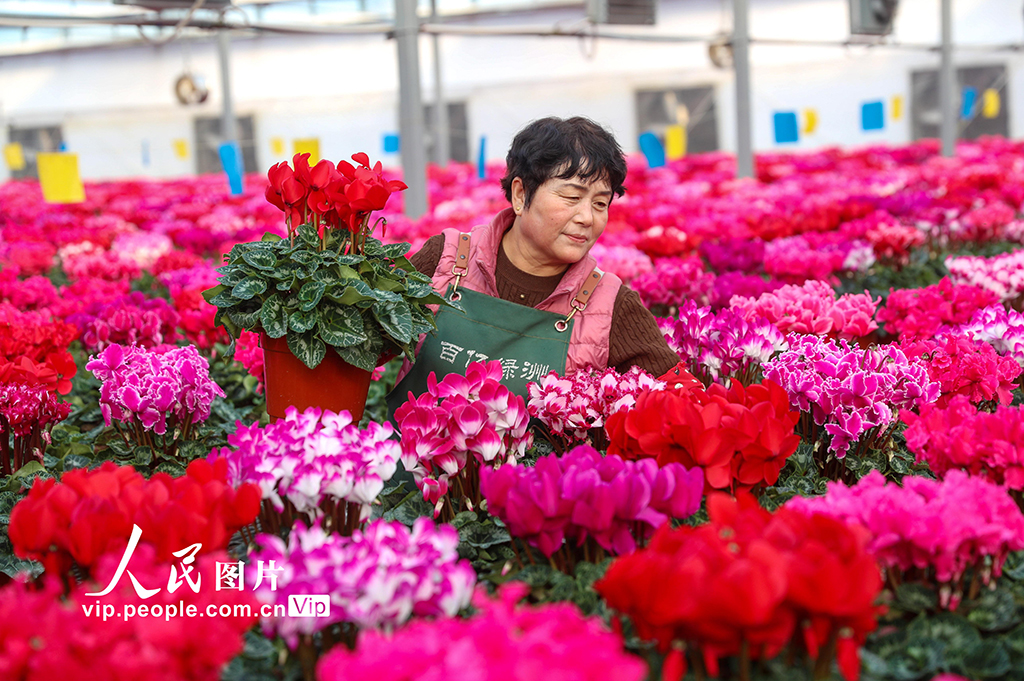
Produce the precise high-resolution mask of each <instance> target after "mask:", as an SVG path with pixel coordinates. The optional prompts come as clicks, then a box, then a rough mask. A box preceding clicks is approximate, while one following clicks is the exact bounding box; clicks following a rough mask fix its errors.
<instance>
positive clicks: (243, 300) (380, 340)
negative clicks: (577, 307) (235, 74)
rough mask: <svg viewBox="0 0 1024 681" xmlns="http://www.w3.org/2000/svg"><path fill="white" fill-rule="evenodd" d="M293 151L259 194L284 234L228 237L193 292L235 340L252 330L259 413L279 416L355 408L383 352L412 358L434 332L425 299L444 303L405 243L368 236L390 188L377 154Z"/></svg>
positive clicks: (395, 187)
mask: <svg viewBox="0 0 1024 681" xmlns="http://www.w3.org/2000/svg"><path fill="white" fill-rule="evenodd" d="M308 159H309V154H296V155H295V157H294V158H293V159H292V163H293V165H294V168H292V167H290V166H289V165H288V163H287V162H284V163H279V164H277V165H275V166H273V167H272V168H271V169H270V171H269V172H268V177H269V179H270V186H269V187H267V191H266V197H267V200H268V201H269V202H270V203H272V204H273V205H275V206H277V207H278V208H280V209H281V210H282V211H284V213H285V216H286V218H285V221H286V224H287V227H288V236H287V238H282V237H281V236H279V235H277V234H270V233H268V234H265V235H264V236H263V239H262V240H261V241H256V242H248V243H241V244H237V245H236V246H235V247H234V248H232V249H231V252H230V253H229V254H228V255H227V256H226V257H225V260H226V264H225V265H224V266H222V267H220V268H219V269H218V271H219V272H220V284H219V285H218V286H215V287H214V288H211V289H209V290H207V291H206V292H205V293H204V294H203V295H204V297H205V298H206V300H207V301H209V302H210V303H211V304H213V305H215V306H216V307H217V316H216V321H217V323H219V324H223V325H224V326H225V327H226V328H227V330H228V331H229V332H230V333H231V335H232V338H237V337H238V335H239V333H240V331H241V330H242V329H245V330H249V331H254V332H260V334H261V345H262V346H263V349H264V353H265V358H264V367H265V373H266V376H265V390H266V396H267V412H268V413H269V414H270V415H271V416H273V417H276V418H283V417H284V412H285V409H286V408H287V407H288V406H289V405H294V406H295V407H296V408H298V409H299V411H303V410H305V409H306V408H307V407H310V406H319V407H322V408H325V409H331V410H332V411H340V410H341V409H347V410H348V411H349V412H350V413H351V414H352V416H353V418H355V419H357V420H358V419H359V418H361V416H362V412H363V408H364V407H365V404H366V396H367V392H368V390H369V386H370V374H371V372H372V371H373V369H374V368H375V367H376V366H378V365H379V364H380V363H382V362H383V361H385V360H386V359H387V358H389V357H395V356H398V355H405V356H406V357H408V358H410V359H412V358H413V354H414V352H415V350H416V343H417V340H418V338H419V336H420V334H422V333H425V332H427V331H431V330H433V329H435V328H436V327H435V325H434V315H433V312H432V311H431V310H430V309H429V308H428V307H427V305H445V304H447V303H446V301H445V300H444V299H443V298H442V297H441V296H439V295H438V294H436V293H435V292H434V290H433V289H432V288H431V286H430V277H428V276H426V275H424V274H420V273H419V272H417V271H416V269H415V268H414V267H413V266H412V263H410V262H409V260H408V259H407V258H406V257H405V254H406V253H407V252H408V250H409V248H410V246H409V244H407V243H397V244H386V245H385V244H383V243H382V242H381V241H380V240H378V239H376V238H374V237H373V236H372V235H371V234H372V232H373V230H374V228H375V227H376V226H377V224H381V223H383V222H384V221H383V218H378V219H377V221H376V222H373V223H371V214H372V213H373V211H376V210H380V209H382V208H384V206H385V204H386V203H387V201H388V198H389V197H390V196H391V194H392V193H393V192H396V191H401V190H403V189H405V188H406V185H405V184H404V183H402V182H400V181H398V180H387V179H385V178H384V175H383V172H382V170H381V164H380V163H379V162H378V163H377V164H376V165H375V166H373V167H372V168H371V167H370V161H369V157H367V155H366V154H362V153H360V154H354V155H353V156H352V159H353V160H354V161H355V162H356V164H357V165H353V164H351V163H348V162H347V161H339V162H338V164H337V165H335V164H334V163H331V162H330V161H327V160H323V161H320V162H319V163H317V164H316V165H315V166H313V167H310V165H309V160H308Z"/></svg>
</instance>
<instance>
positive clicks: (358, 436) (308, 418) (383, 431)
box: [208, 407, 400, 593]
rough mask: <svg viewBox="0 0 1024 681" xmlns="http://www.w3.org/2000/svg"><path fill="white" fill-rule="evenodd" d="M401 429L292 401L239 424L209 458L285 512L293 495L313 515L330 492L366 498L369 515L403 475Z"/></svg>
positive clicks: (335, 496) (333, 496)
mask: <svg viewBox="0 0 1024 681" xmlns="http://www.w3.org/2000/svg"><path fill="white" fill-rule="evenodd" d="M393 433H394V429H393V428H392V427H391V424H390V423H385V424H383V425H382V424H380V423H376V422H373V421H371V422H370V423H369V424H367V427H366V429H365V430H363V429H360V428H359V425H358V424H356V423H353V422H352V416H351V415H350V414H349V413H348V412H347V411H342V412H340V413H337V414H336V413H334V412H332V411H322V410H321V409H319V408H317V407H310V408H309V409H307V410H306V411H304V412H302V413H301V414H300V413H299V412H298V410H296V409H295V407H288V409H287V411H286V412H285V418H284V419H283V420H281V421H276V422H274V423H270V424H268V425H266V426H263V427H260V425H259V424H257V423H254V424H252V425H251V426H243V425H239V426H238V429H237V430H236V431H235V432H234V433H232V434H231V435H229V436H228V444H229V445H230V448H229V447H223V448H221V449H220V450H216V449H215V450H214V451H212V452H211V453H210V456H209V457H208V460H209V461H211V462H212V461H215V460H217V459H227V462H228V482H229V483H230V484H232V485H234V486H236V487H237V486H239V485H241V484H242V483H244V482H251V483H254V484H256V485H258V486H259V488H260V490H261V491H262V493H263V498H264V499H267V500H269V501H270V503H271V504H272V505H273V506H274V508H275V509H277V510H278V511H283V510H284V507H285V501H288V502H291V504H292V505H293V506H294V508H295V510H296V511H297V512H298V513H300V514H302V515H305V516H306V517H307V518H309V519H310V521H312V520H314V519H316V518H317V517H319V516H320V515H322V511H321V508H320V507H321V504H322V503H323V502H324V500H327V499H330V500H334V501H337V502H342V503H353V504H357V505H359V507H360V518H359V519H360V521H363V520H366V519H367V518H369V517H370V511H371V508H370V505H371V504H372V503H373V502H374V501H375V500H376V499H377V495H379V494H380V493H381V490H383V489H384V482H385V481H387V480H390V479H391V476H393V475H394V474H395V469H396V468H397V464H398V457H399V452H400V450H399V445H398V442H396V441H395V440H392V439H391V436H392V434H393ZM310 593H313V592H310Z"/></svg>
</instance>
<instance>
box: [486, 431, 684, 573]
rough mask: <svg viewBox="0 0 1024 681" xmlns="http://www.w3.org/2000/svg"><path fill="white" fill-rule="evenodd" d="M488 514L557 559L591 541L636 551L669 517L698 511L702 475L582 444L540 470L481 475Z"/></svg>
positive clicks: (506, 469) (541, 462) (541, 463)
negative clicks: (564, 549) (565, 546)
mask: <svg viewBox="0 0 1024 681" xmlns="http://www.w3.org/2000/svg"><path fill="white" fill-rule="evenodd" d="M480 487H481V490H482V491H483V494H484V497H485V498H486V499H487V510H488V512H489V513H491V514H493V515H496V516H497V517H499V518H501V520H502V521H503V522H504V523H505V524H506V525H507V526H508V529H509V532H510V533H511V534H512V536H514V537H519V538H521V539H523V540H524V541H526V542H528V543H529V544H531V545H533V546H536V547H537V548H538V549H540V550H541V552H542V553H543V554H544V555H546V556H549V557H550V556H551V555H552V554H554V553H555V552H556V551H558V549H559V548H561V546H562V542H563V541H564V540H566V539H568V540H570V541H575V542H576V544H577V546H581V545H583V544H584V543H585V542H586V541H587V539H588V538H592V539H593V540H594V541H595V542H596V543H597V545H598V546H600V547H601V548H603V549H604V550H606V551H609V552H611V553H614V554H619V555H625V554H627V553H631V552H632V551H634V550H635V549H636V547H637V544H638V543H639V544H641V545H642V544H643V543H644V542H645V541H646V540H647V538H649V537H650V536H651V535H652V534H654V530H656V529H657V528H659V527H661V526H662V525H664V524H665V523H666V522H667V521H668V520H669V518H686V517H689V516H691V515H693V514H694V513H696V511H697V509H699V508H700V501H701V497H702V496H703V492H704V472H703V471H702V470H701V469H700V468H697V467H694V468H692V469H690V470H686V468H684V467H683V466H682V465H681V464H678V463H669V464H666V465H665V466H664V467H662V468H659V467H658V463H657V461H655V460H654V459H651V458H643V459H639V460H637V461H624V460H622V459H621V458H619V457H618V456H615V455H609V456H602V455H601V453H600V452H598V451H597V450H596V449H594V448H593V447H589V446H587V445H581V446H579V447H576V448H575V449H572V450H571V451H569V452H568V453H567V454H565V456H562V457H557V456H554V455H551V456H544V457H541V458H540V459H538V460H537V463H536V465H534V466H532V467H528V466H502V467H501V468H498V469H496V470H484V471H482V472H481V477H480Z"/></svg>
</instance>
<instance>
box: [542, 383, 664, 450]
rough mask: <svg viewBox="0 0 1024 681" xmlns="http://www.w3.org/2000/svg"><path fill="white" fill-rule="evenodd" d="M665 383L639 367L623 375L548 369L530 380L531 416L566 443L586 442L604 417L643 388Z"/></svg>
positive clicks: (628, 403) (656, 387)
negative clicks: (542, 374) (565, 374)
mask: <svg viewBox="0 0 1024 681" xmlns="http://www.w3.org/2000/svg"><path fill="white" fill-rule="evenodd" d="M663 386H664V384H663V383H662V382H661V381H659V380H658V379H656V378H654V377H653V376H651V375H650V374H648V373H646V372H645V371H643V370H642V369H640V368H639V367H632V368H630V369H629V371H627V372H626V373H624V374H619V372H617V371H616V370H615V369H605V370H604V371H601V372H599V371H595V370H593V369H584V370H582V371H577V372H575V373H574V374H572V375H570V376H559V375H558V374H556V373H555V372H553V371H552V372H551V373H550V374H548V375H547V376H545V377H544V378H542V379H541V380H540V381H539V382H537V383H530V384H529V385H528V386H527V388H528V389H529V391H530V402H529V404H528V405H527V407H528V408H529V410H530V416H532V417H533V418H535V419H538V420H539V421H540V422H541V423H543V424H544V425H545V426H547V427H548V429H549V430H550V431H551V433H552V434H553V435H556V436H558V437H561V438H562V439H564V440H565V441H566V442H568V443H577V442H578V443H584V442H589V440H590V435H589V431H590V429H591V428H602V427H603V426H604V422H605V419H607V418H608V417H609V416H611V415H612V414H614V413H615V412H617V411H620V410H622V409H628V408H629V407H631V406H633V404H635V403H636V396H637V395H638V394H639V393H640V392H641V391H642V390H659V389H661V388H662V387H663Z"/></svg>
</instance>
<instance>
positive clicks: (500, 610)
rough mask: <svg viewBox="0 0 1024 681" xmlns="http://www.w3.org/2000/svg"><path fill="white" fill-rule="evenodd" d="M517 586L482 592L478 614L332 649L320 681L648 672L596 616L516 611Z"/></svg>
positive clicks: (635, 680)
mask: <svg viewBox="0 0 1024 681" xmlns="http://www.w3.org/2000/svg"><path fill="white" fill-rule="evenodd" d="M526 591H527V589H526V587H525V586H524V585H522V584H508V585H505V586H503V587H502V588H501V589H500V590H499V592H498V598H497V599H489V598H487V597H485V596H484V595H483V593H482V591H480V592H478V593H477V595H476V597H475V598H474V599H473V605H474V606H475V607H476V609H477V614H475V615H474V616H472V617H469V618H465V619H442V620H438V621H435V622H420V621H416V622H412V623H410V624H409V625H408V626H406V627H403V628H402V629H399V630H398V631H396V632H395V633H394V634H392V635H388V634H383V633H378V632H376V631H368V632H364V633H363V634H362V635H361V636H360V637H359V645H358V646H357V648H356V650H355V651H354V652H352V651H348V650H345V649H342V648H340V647H339V648H335V649H334V650H333V651H331V652H330V653H328V654H327V655H326V656H325V657H324V658H323V659H322V660H321V661H320V664H319V666H318V667H317V679H318V681H363V680H364V679H373V680H374V681H436V680H438V679H445V680H446V681H564V680H565V679H572V680H573V681H641V679H643V678H645V677H646V676H647V673H648V670H647V665H646V664H644V662H643V661H642V660H641V659H640V658H638V657H636V656H634V655H631V654H629V653H627V652H626V651H625V650H624V649H623V645H622V639H621V638H620V637H619V636H618V635H616V634H613V633H612V632H610V631H608V629H607V628H606V627H605V625H604V623H603V622H601V620H600V619H598V618H596V617H590V618H584V617H583V616H581V615H580V612H579V610H578V609H577V608H576V607H575V606H573V605H571V604H569V603H550V604H546V605H541V606H536V607H532V606H526V605H523V606H517V605H516V603H517V602H518V601H519V600H520V599H522V598H523V596H524V595H525V594H526Z"/></svg>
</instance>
